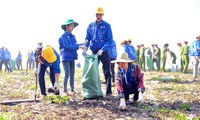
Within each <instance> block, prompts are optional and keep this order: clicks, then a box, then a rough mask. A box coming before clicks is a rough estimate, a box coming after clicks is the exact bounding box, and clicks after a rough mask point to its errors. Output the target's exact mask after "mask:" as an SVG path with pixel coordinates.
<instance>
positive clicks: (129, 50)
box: [124, 44, 137, 61]
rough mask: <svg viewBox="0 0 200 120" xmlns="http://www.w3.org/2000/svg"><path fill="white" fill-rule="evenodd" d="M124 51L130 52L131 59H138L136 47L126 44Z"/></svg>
mask: <svg viewBox="0 0 200 120" xmlns="http://www.w3.org/2000/svg"><path fill="white" fill-rule="evenodd" d="M124 51H125V52H126V53H127V54H128V57H129V58H130V59H131V60H134V61H136V59H137V57H136V51H135V48H134V47H133V46H132V45H131V46H130V45H128V44H125V45H124Z"/></svg>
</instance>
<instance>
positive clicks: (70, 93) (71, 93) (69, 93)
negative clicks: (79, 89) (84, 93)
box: [67, 91, 75, 96]
mask: <svg viewBox="0 0 200 120" xmlns="http://www.w3.org/2000/svg"><path fill="white" fill-rule="evenodd" d="M67 94H68V95H69V96H72V95H74V94H75V92H73V91H70V92H68V93H67Z"/></svg>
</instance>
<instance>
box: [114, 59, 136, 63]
mask: <svg viewBox="0 0 200 120" xmlns="http://www.w3.org/2000/svg"><path fill="white" fill-rule="evenodd" d="M118 62H125V63H130V62H134V60H124V59H117V60H114V61H111V63H118Z"/></svg>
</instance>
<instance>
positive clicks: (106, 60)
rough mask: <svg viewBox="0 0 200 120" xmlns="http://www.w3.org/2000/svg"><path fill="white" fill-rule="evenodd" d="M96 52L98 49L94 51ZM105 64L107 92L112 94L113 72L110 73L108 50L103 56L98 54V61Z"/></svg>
mask: <svg viewBox="0 0 200 120" xmlns="http://www.w3.org/2000/svg"><path fill="white" fill-rule="evenodd" d="M92 52H93V53H94V54H96V53H97V52H98V51H92ZM100 61H101V63H102V65H103V73H104V76H105V80H106V94H112V90H111V73H110V57H109V53H108V51H104V52H103V53H102V55H101V56H98V62H100Z"/></svg>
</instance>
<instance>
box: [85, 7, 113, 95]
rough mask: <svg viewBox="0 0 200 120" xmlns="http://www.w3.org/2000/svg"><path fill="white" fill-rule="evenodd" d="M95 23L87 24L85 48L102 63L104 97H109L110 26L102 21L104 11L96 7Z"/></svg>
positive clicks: (111, 36) (111, 37)
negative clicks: (104, 81)
mask: <svg viewBox="0 0 200 120" xmlns="http://www.w3.org/2000/svg"><path fill="white" fill-rule="evenodd" d="M95 15H96V21H95V22H92V23H90V24H89V26H88V28H87V33H86V38H85V39H86V40H88V42H87V43H86V47H87V49H88V47H90V50H91V51H92V53H93V54H97V55H98V61H101V62H102V65H103V70H104V76H105V78H106V79H105V80H106V95H107V96H111V95H112V90H111V73H110V58H109V53H108V49H109V47H110V44H112V40H113V34H112V29H111V25H110V24H109V23H108V22H106V21H104V20H103V16H104V10H103V8H102V7H98V8H97V10H96V13H95Z"/></svg>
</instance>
